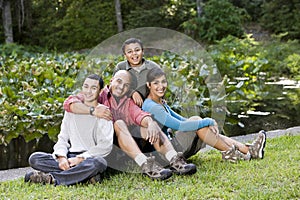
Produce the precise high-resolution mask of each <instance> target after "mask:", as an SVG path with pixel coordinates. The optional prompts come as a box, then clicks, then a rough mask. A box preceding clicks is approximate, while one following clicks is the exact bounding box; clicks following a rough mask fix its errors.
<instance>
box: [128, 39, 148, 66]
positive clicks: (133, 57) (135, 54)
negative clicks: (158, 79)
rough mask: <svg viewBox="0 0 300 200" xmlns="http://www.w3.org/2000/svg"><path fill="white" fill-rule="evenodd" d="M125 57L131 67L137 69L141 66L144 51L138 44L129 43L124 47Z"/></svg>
mask: <svg viewBox="0 0 300 200" xmlns="http://www.w3.org/2000/svg"><path fill="white" fill-rule="evenodd" d="M124 53H125V57H126V59H127V61H128V62H129V64H130V66H131V67H138V66H141V65H142V60H143V54H144V51H143V49H142V47H141V45H139V44H138V43H131V44H128V45H126V46H125V49H124Z"/></svg>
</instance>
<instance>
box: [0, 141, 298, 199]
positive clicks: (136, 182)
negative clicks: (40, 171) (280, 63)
mask: <svg viewBox="0 0 300 200" xmlns="http://www.w3.org/2000/svg"><path fill="white" fill-rule="evenodd" d="M299 149H300V136H283V137H279V138H274V139H270V140H268V141H267V146H266V149H265V158H264V159H263V160H252V161H250V162H248V161H244V162H240V163H237V164H232V163H228V162H223V161H222V159H221V155H220V153H219V152H218V151H216V150H212V151H209V152H205V153H198V154H197V155H195V156H193V157H192V158H191V159H190V160H189V161H191V162H193V163H195V164H196V165H197V166H198V171H197V173H196V174H195V175H192V176H176V175H174V176H173V177H171V178H170V179H169V180H167V181H152V180H150V179H149V178H148V177H144V176H142V175H140V174H134V173H117V174H114V175H112V176H111V177H110V179H105V180H104V181H103V183H102V184H96V185H76V186H69V187H66V186H57V187H54V186H53V185H39V184H28V183H24V182H23V179H21V178H20V179H18V180H14V181H7V182H1V183H0V199H147V200H149V199H192V200H194V199H260V200H261V199H272V200H274V199H275V200H276V199H278V200H279V199H280V200H281V199H300V177H299V176H300V153H299Z"/></svg>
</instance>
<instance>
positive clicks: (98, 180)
mask: <svg viewBox="0 0 300 200" xmlns="http://www.w3.org/2000/svg"><path fill="white" fill-rule="evenodd" d="M101 182H102V177H101V175H100V174H97V175H95V176H93V177H91V178H90V179H89V180H88V182H87V183H88V184H97V183H101Z"/></svg>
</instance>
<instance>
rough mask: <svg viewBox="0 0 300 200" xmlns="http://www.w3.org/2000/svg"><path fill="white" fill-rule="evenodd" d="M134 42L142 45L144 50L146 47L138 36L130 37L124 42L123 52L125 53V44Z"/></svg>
mask: <svg viewBox="0 0 300 200" xmlns="http://www.w3.org/2000/svg"><path fill="white" fill-rule="evenodd" d="M133 43H138V44H139V45H140V46H141V48H142V50H143V49H144V47H143V43H142V41H141V40H139V39H137V38H129V39H127V40H125V42H124V43H123V45H122V52H123V53H124V54H125V46H126V45H129V44H133Z"/></svg>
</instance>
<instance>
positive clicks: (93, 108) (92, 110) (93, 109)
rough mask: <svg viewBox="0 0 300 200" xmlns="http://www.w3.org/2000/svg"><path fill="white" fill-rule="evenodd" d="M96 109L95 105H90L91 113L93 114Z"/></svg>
mask: <svg viewBox="0 0 300 200" xmlns="http://www.w3.org/2000/svg"><path fill="white" fill-rule="evenodd" d="M94 111H95V107H93V106H92V107H90V115H93V112H94Z"/></svg>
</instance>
